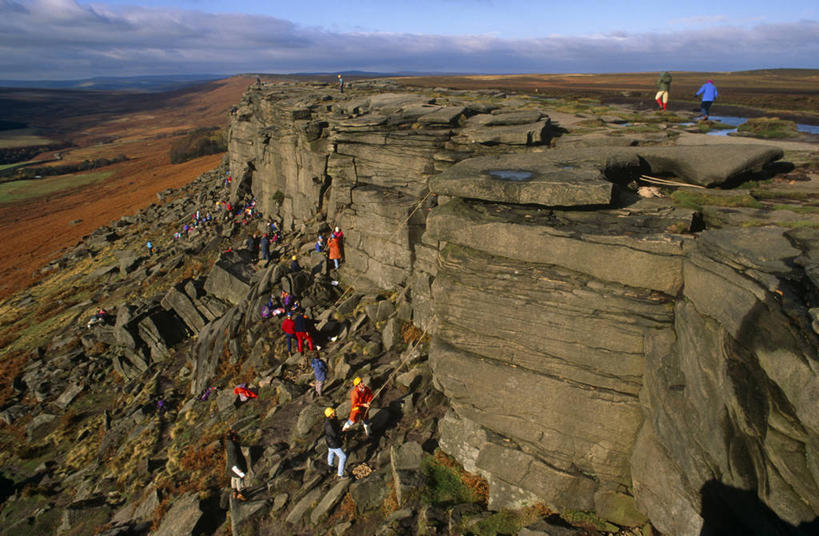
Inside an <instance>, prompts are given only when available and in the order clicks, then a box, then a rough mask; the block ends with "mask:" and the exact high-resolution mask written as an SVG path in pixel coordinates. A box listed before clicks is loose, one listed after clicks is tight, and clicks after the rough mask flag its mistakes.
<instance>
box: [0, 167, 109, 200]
mask: <svg viewBox="0 0 819 536" xmlns="http://www.w3.org/2000/svg"><path fill="white" fill-rule="evenodd" d="M113 173H114V172H113V171H99V172H97V173H84V174H82V175H60V176H57V177H48V178H46V179H33V180H25V181H13V182H6V183H3V184H0V203H17V202H19V201H24V200H26V199H33V198H35V197H41V196H43V195H48V194H53V193H55V192H60V191H62V190H67V189H69V188H76V187H77V186H85V185H87V184H93V183H95V182H100V181H103V180H105V179H107V178H108V177H110V176H111V175H112V174H113Z"/></svg>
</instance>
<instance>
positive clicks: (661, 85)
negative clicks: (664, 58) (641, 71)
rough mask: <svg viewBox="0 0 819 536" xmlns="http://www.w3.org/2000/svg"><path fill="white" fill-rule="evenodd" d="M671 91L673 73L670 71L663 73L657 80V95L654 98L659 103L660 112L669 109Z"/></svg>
mask: <svg viewBox="0 0 819 536" xmlns="http://www.w3.org/2000/svg"><path fill="white" fill-rule="evenodd" d="M670 89H671V73H669V72H668V71H663V72H662V73H660V77H659V78H658V79H657V94H656V95H655V96H654V100H656V101H657V105H658V106H659V107H660V110H663V111H665V110H666V108H667V107H668V92H669V90H670Z"/></svg>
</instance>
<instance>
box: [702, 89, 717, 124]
mask: <svg viewBox="0 0 819 536" xmlns="http://www.w3.org/2000/svg"><path fill="white" fill-rule="evenodd" d="M697 95H702V104H701V105H700V108H701V110H702V115H703V117H702V118H703V119H708V116H709V115H710V114H711V105H712V104H714V101H715V100H717V86H715V85H714V81H713V80H709V81H708V82H706V83H704V84H703V85H702V87H701V88H700V89H699V91H697Z"/></svg>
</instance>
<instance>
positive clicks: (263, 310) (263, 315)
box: [262, 305, 273, 318]
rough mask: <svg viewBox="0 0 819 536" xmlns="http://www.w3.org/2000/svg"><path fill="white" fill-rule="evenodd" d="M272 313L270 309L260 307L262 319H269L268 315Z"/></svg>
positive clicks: (264, 306) (265, 306)
mask: <svg viewBox="0 0 819 536" xmlns="http://www.w3.org/2000/svg"><path fill="white" fill-rule="evenodd" d="M272 314H273V313H272V312H271V311H270V307H268V306H267V305H262V318H270V315H272Z"/></svg>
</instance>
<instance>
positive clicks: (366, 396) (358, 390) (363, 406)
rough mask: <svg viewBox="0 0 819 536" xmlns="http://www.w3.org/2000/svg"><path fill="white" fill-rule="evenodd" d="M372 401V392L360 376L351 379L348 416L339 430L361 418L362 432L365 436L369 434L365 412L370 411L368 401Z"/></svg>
mask: <svg viewBox="0 0 819 536" xmlns="http://www.w3.org/2000/svg"><path fill="white" fill-rule="evenodd" d="M372 401H373V392H372V391H371V390H370V388H369V387H367V386H366V385H364V382H362V381H361V378H356V379H354V380H353V390H352V391H351V392H350V402H351V403H352V408H351V409H350V416H349V418H348V419H347V422H345V423H344V427H342V429H341V431H342V432H344V431H346V430H349V429H350V428H351V427H352V426H353V425H354V424H355V423H357V422H358V421H359V419H360V420H361V424H362V425H363V426H364V433H365V434H367V437H369V436H370V421H369V419H367V413H368V412H369V411H370V403H371V402H372Z"/></svg>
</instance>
